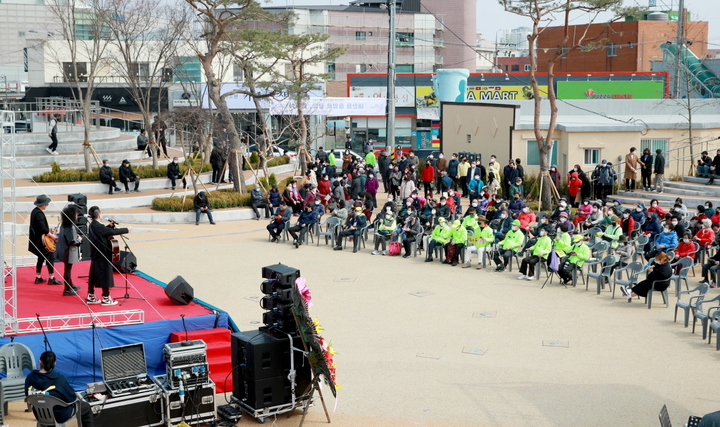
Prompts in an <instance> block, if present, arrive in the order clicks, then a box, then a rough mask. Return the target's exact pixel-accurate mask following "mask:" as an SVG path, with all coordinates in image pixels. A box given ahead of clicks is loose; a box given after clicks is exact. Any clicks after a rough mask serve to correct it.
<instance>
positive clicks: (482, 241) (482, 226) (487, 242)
mask: <svg viewBox="0 0 720 427" xmlns="http://www.w3.org/2000/svg"><path fill="white" fill-rule="evenodd" d="M477 223H478V225H479V227H478V229H477V231H475V233H474V234H473V237H472V239H473V240H475V243H474V244H473V243H471V242H469V241H468V245H467V248H466V249H465V264H464V265H463V268H469V267H470V266H471V265H472V254H473V253H477V256H478V262H477V269H478V270H481V269H482V265H483V258H484V257H485V253H486V252H487V250H488V249H490V247H491V246H492V244H493V243H494V242H495V233H494V232H493V229H492V228H490V227H489V226H488V223H487V219H486V218H485V217H484V216H483V215H480V216H479V217H478V218H477Z"/></svg>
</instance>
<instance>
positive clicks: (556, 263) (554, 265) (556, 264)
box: [549, 249, 560, 271]
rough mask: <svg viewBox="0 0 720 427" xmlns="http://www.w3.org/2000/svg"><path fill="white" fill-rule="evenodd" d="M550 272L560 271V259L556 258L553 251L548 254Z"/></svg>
mask: <svg viewBox="0 0 720 427" xmlns="http://www.w3.org/2000/svg"><path fill="white" fill-rule="evenodd" d="M549 265H550V270H552V271H558V270H559V269H560V257H559V256H558V254H557V252H555V249H553V250H552V252H550V264H549Z"/></svg>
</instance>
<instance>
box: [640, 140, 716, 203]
mask: <svg viewBox="0 0 720 427" xmlns="http://www.w3.org/2000/svg"><path fill="white" fill-rule="evenodd" d="M653 173H654V174H655V179H654V180H653V183H654V185H655V191H657V192H658V193H662V192H663V189H664V188H665V186H664V184H663V183H664V182H665V156H663V154H662V150H661V149H659V148H658V149H657V150H655V166H654V167H653ZM710 180H711V181H712V178H711V179H710Z"/></svg>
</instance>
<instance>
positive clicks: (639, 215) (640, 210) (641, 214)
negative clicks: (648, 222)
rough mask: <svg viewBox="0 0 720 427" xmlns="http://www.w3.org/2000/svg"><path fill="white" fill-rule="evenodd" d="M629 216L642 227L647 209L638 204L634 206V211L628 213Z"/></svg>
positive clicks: (646, 215)
mask: <svg viewBox="0 0 720 427" xmlns="http://www.w3.org/2000/svg"><path fill="white" fill-rule="evenodd" d="M630 216H631V217H632V219H633V220H635V222H636V223H639V224H640V225H642V224H644V223H645V218H647V217H648V213H647V209H645V206H644V205H643V204H642V203H638V204H637V205H635V209H633V210H632V211H631V212H630Z"/></svg>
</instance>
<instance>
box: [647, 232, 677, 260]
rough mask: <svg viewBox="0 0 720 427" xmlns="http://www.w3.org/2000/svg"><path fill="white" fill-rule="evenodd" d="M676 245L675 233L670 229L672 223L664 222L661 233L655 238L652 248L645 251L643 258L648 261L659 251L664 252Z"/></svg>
mask: <svg viewBox="0 0 720 427" xmlns="http://www.w3.org/2000/svg"><path fill="white" fill-rule="evenodd" d="M677 245H678V237H677V234H675V232H674V231H673V229H672V224H665V226H664V227H663V231H662V233H660V234H658V235H657V237H656V238H655V243H654V244H653V248H652V249H651V250H650V251H648V252H646V253H645V259H646V260H648V261H650V259H651V258H654V257H655V256H656V255H657V254H659V253H661V252H662V253H665V252H667V251H668V250H670V249H675V248H676V247H677Z"/></svg>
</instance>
